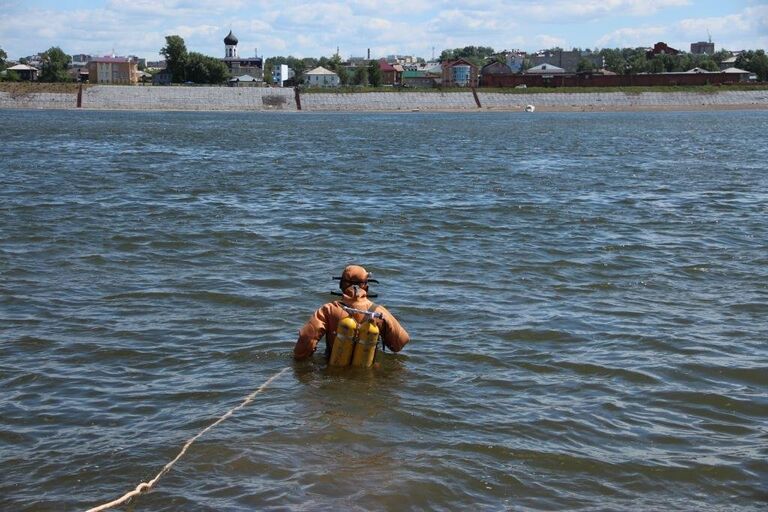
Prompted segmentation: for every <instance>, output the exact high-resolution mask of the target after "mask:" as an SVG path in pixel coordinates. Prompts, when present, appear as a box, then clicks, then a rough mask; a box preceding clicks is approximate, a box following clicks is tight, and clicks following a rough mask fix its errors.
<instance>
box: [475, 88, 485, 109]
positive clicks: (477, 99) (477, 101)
mask: <svg viewBox="0 0 768 512" xmlns="http://www.w3.org/2000/svg"><path fill="white" fill-rule="evenodd" d="M472 96H474V97H475V103H476V104H477V108H483V106H482V105H480V97H479V96H478V95H477V89H476V88H474V87H472Z"/></svg>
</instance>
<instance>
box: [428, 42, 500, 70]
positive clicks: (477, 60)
mask: <svg viewBox="0 0 768 512" xmlns="http://www.w3.org/2000/svg"><path fill="white" fill-rule="evenodd" d="M495 54H496V51H495V50H494V49H493V48H491V47H490V46H465V47H464V48H454V49H452V50H443V51H442V52H441V53H440V59H439V60H440V62H446V61H451V60H457V59H466V60H468V61H470V62H471V63H472V64H474V65H476V66H478V67H481V66H482V65H483V64H484V63H485V61H486V60H488V59H489V58H491V57H492V56H493V55H495Z"/></svg>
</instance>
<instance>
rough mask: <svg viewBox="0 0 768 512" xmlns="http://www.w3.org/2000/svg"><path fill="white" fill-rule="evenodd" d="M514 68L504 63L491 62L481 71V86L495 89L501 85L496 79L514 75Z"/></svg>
mask: <svg viewBox="0 0 768 512" xmlns="http://www.w3.org/2000/svg"><path fill="white" fill-rule="evenodd" d="M514 74H515V73H514V72H513V71H512V68H511V67H509V65H507V64H505V63H503V62H491V63H489V64H486V65H485V66H483V67H482V68H481V69H480V84H481V85H483V86H488V87H493V86H495V85H497V84H498V83H500V82H499V81H498V80H496V79H495V78H496V77H502V76H509V75H514Z"/></svg>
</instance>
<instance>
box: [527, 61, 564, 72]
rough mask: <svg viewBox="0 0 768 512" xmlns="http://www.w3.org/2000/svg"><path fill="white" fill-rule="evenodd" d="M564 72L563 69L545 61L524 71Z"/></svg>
mask: <svg viewBox="0 0 768 512" xmlns="http://www.w3.org/2000/svg"><path fill="white" fill-rule="evenodd" d="M565 72H566V71H565V69H563V68H561V67H559V66H554V65H552V64H549V63H547V62H545V63H543V64H539V65H538V66H533V67H530V68H528V69H526V70H525V72H524V73H525V74H526V75H561V74H563V73H565Z"/></svg>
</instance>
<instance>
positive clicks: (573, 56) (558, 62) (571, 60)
mask: <svg viewBox="0 0 768 512" xmlns="http://www.w3.org/2000/svg"><path fill="white" fill-rule="evenodd" d="M524 57H525V55H522V56H518V57H517V59H518V60H519V61H520V66H522V59H523V58H524ZM529 60H530V63H531V66H532V67H535V66H540V65H541V64H549V65H553V66H557V67H559V68H563V69H564V70H565V72H566V73H575V72H576V71H578V68H579V64H580V63H581V62H582V61H583V60H586V61H587V62H589V63H591V64H592V67H594V68H601V67H603V57H602V56H601V55H600V54H599V53H592V52H591V51H580V50H572V51H565V50H544V51H540V52H538V53H535V54H533V55H530V57H529ZM507 64H508V65H509V67H510V68H512V69H514V67H513V66H512V65H511V64H509V63H507ZM518 69H519V68H518Z"/></svg>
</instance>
